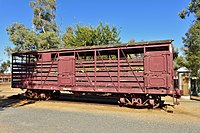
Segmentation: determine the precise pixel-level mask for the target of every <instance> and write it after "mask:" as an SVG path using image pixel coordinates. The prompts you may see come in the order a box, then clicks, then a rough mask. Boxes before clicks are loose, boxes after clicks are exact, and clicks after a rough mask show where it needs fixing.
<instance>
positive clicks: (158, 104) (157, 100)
mask: <svg viewBox="0 0 200 133" xmlns="http://www.w3.org/2000/svg"><path fill="white" fill-rule="evenodd" d="M159 106H161V97H160V96H158V97H156V98H155V102H154V105H153V109H155V108H158V107H159Z"/></svg>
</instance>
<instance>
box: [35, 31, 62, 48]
mask: <svg viewBox="0 0 200 133" xmlns="http://www.w3.org/2000/svg"><path fill="white" fill-rule="evenodd" d="M38 37H39V46H38V49H39V50H44V49H52V48H54V49H55V48H60V47H61V41H60V39H59V38H58V36H57V34H56V33H55V32H54V31H47V32H45V33H40V34H39V35H38Z"/></svg>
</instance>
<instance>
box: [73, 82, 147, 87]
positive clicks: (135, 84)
mask: <svg viewBox="0 0 200 133" xmlns="http://www.w3.org/2000/svg"><path fill="white" fill-rule="evenodd" d="M92 85H93V86H94V82H93V83H92ZM96 85H97V86H102V87H114V85H115V86H116V87H117V86H118V83H117V82H114V84H113V82H96ZM140 85H141V86H144V83H140ZM76 86H91V84H90V83H89V82H76ZM120 86H121V87H139V84H138V83H129V82H127V83H126V82H123V83H120Z"/></svg>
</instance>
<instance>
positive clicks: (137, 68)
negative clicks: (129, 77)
mask: <svg viewBox="0 0 200 133" xmlns="http://www.w3.org/2000/svg"><path fill="white" fill-rule="evenodd" d="M75 70H76V71H78V72H79V71H80V72H84V71H94V68H76V69H75ZM132 70H133V71H137V70H143V68H141V67H131V68H130V67H120V71H132ZM96 71H118V68H117V67H97V68H96Z"/></svg>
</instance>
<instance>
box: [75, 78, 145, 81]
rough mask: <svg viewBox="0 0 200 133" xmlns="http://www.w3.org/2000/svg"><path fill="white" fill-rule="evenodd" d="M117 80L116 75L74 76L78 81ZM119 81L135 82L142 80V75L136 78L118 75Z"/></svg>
mask: <svg viewBox="0 0 200 133" xmlns="http://www.w3.org/2000/svg"><path fill="white" fill-rule="evenodd" d="M95 79H96V81H110V82H112V81H118V77H96V78H95V77H89V79H88V77H76V80H79V81H88V80H91V81H95ZM120 81H132V82H136V81H144V79H143V77H137V79H136V78H135V77H120Z"/></svg>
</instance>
